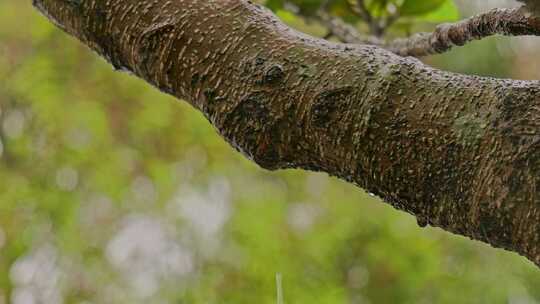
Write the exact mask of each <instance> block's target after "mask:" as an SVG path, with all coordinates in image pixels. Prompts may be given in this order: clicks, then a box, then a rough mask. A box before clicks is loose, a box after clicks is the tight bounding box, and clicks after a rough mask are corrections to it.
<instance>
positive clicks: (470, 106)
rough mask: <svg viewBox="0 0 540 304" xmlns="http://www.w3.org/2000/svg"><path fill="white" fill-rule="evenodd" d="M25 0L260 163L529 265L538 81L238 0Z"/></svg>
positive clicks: (536, 182) (538, 155)
mask: <svg viewBox="0 0 540 304" xmlns="http://www.w3.org/2000/svg"><path fill="white" fill-rule="evenodd" d="M34 4H35V5H36V7H37V8H38V9H39V10H40V11H41V12H43V13H44V14H45V15H46V16H47V17H49V18H50V19H51V20H53V21H54V22H55V23H56V24H58V25H59V26H60V27H62V28H63V29H64V30H65V31H67V32H68V33H71V34H72V35H74V36H76V37H78V38H79V39H80V40H81V41H82V42H83V43H85V44H86V45H88V46H90V47H91V48H92V49H94V50H95V51H97V52H98V53H99V54H101V55H102V56H103V57H104V58H106V59H107V60H108V61H109V62H111V64H113V65H114V66H115V67H116V68H117V69H121V70H126V71H131V72H132V73H134V74H135V75H137V76H139V77H141V78H143V79H145V80H146V81H148V82H149V83H151V84H152V85H154V86H156V87H157V88H159V89H161V90H162V91H164V92H167V93H169V94H172V95H175V96H177V97H179V98H182V99H185V100H187V101H188V102H190V103H191V104H192V105H193V106H194V107H196V108H197V109H199V110H200V111H201V112H203V113H204V115H205V116H206V117H207V118H208V120H209V121H210V122H211V123H212V124H213V125H214V126H215V127H216V129H217V130H218V131H219V132H220V134H221V135H222V136H223V137H224V138H225V139H226V140H227V141H228V142H230V143H231V145H232V146H234V147H235V148H236V149H238V150H239V151H241V152H242V153H243V154H244V155H246V156H247V157H249V158H250V159H252V160H254V161H255V162H257V163H258V164H259V165H260V166H262V167H264V168H267V169H271V170H275V169H282V168H302V169H308V170H315V171H324V172H327V173H329V174H330V175H333V176H337V177H339V178H342V179H344V180H346V181H349V182H351V183H354V184H356V185H358V186H360V187H362V188H364V189H366V190H367V191H369V192H371V193H374V194H376V195H379V196H380V197H382V198H383V199H384V200H385V201H386V202H388V203H390V204H391V205H393V206H394V207H396V208H398V209H401V210H405V211H407V212H409V213H411V214H414V215H415V216H416V217H417V219H418V221H419V223H421V224H422V226H424V225H427V224H429V225H433V226H438V227H442V228H444V229H446V230H448V231H451V232H454V233H458V234H461V235H465V236H468V237H470V238H473V239H477V240H482V241H485V242H487V243H489V244H491V245H493V246H496V247H502V248H506V249H509V250H513V251H515V252H518V253H520V254H522V255H524V256H526V257H528V258H529V259H530V260H531V261H533V262H534V263H536V264H537V265H540V84H539V83H538V82H537V81H512V80H498V79H492V78H481V77H471V76H465V75H458V74H453V73H447V72H443V71H439V70H436V69H432V68H430V67H428V66H425V65H423V64H422V63H421V62H419V61H418V60H416V59H413V58H408V57H400V56H396V55H394V54H392V53H390V52H388V51H385V50H382V49H381V48H378V47H374V46H366V45H361V46H351V45H344V44H334V43H331V42H328V41H325V40H322V39H316V38H312V37H309V36H307V35H305V34H302V33H298V32H296V31H294V30H292V29H290V28H288V27H286V26H285V25H283V24H282V23H281V22H280V21H279V20H278V19H277V18H275V17H274V16H273V15H272V14H271V13H270V12H269V11H268V10H266V9H264V8H262V7H260V6H258V5H255V4H253V3H252V2H251V1H247V0H207V1H201V0H172V1H154V0H108V1H102V0H86V1H65V0H34ZM473 24H474V22H473ZM488 24H493V23H488ZM496 24H498V23H496ZM519 24H520V25H523V23H519ZM534 24H537V22H535V23H534ZM493 25H495V24H493ZM525 25H529V23H525ZM496 28H500V25H498V26H496ZM502 28H504V27H502ZM510 29H512V31H514V30H515V31H517V32H519V33H528V31H529V30H528V29H527V30H526V29H524V28H523V27H522V26H519V27H514V26H512V27H510ZM493 31H494V30H491V29H489V30H488V32H493ZM496 31H500V30H496ZM505 32H506V31H505ZM481 33H484V31H482V32H481ZM476 36H477V35H476V34H475V35H472V37H476ZM452 41H454V40H452Z"/></svg>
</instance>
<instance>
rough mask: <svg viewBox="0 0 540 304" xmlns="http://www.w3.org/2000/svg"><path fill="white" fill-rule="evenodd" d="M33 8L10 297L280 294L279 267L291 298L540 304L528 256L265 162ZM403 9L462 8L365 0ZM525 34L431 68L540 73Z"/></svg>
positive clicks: (6, 146)
mask: <svg viewBox="0 0 540 304" xmlns="http://www.w3.org/2000/svg"><path fill="white" fill-rule="evenodd" d="M29 2H30V1H20V0H3V1H1V2H0V304H7V303H14V304H33V303H46V304H56V303H80V304H82V303H85V304H88V303H160V304H161V303H250V304H251V303H278V299H277V298H276V283H275V278H276V274H278V273H279V274H281V275H282V277H283V283H282V288H283V294H284V302H285V303H539V302H540V271H539V270H538V269H537V268H535V267H534V266H533V265H532V264H531V263H529V262H528V261H526V260H525V259H524V258H521V257H519V256H517V255H516V254H513V253H509V252H505V251H502V250H495V249H492V248H490V247H489V246H487V245H484V244H481V243H478V242H474V241H470V240H466V239H464V238H462V237H458V236H453V235H451V234H448V233H445V232H443V231H441V230H439V229H435V228H429V227H428V228H424V229H421V228H419V227H418V226H417V224H416V222H415V220H414V218H413V217H411V216H410V215H407V214H404V213H401V212H398V211H395V210H394V209H392V208H391V207H389V206H387V205H385V204H383V203H381V202H380V201H379V200H378V199H377V198H374V197H370V196H369V195H368V194H366V193H364V192H363V191H362V190H361V189H358V188H355V187H353V186H351V185H348V184H346V183H344V182H341V181H339V180H336V179H334V178H329V177H328V176H326V175H325V174H320V173H310V172H300V171H294V170H290V171H280V172H267V171H264V170H262V169H260V168H258V167H257V166H256V165H254V164H252V163H251V162H249V161H247V160H246V159H245V158H243V157H242V156H241V155H239V154H238V153H237V152H235V151H234V150H233V149H231V148H230V147H229V146H228V145H227V144H225V143H224V141H223V140H222V139H221V138H220V137H219V136H218V135H217V134H216V132H215V131H214V129H213V128H212V127H211V126H210V124H209V123H208V122H207V121H206V120H205V119H204V118H203V117H202V115H200V114H199V113H198V112H197V111H195V110H194V109H193V108H191V107H190V106H188V105H187V104H186V103H184V102H179V101H177V100H175V99H173V98H171V97H169V96H166V95H164V94H161V93H159V92H157V91H156V90H155V89H153V88H151V87H150V86H148V85H146V84H145V83H143V82H142V81H140V80H137V79H135V78H133V77H131V76H128V75H126V74H120V73H115V72H113V71H112V69H111V68H110V67H109V66H108V65H107V64H106V63H105V62H104V61H103V60H101V59H99V58H97V57H96V56H95V55H94V54H93V53H91V52H90V51H88V50H87V49H86V48H85V47H84V46H82V45H81V44H80V43H78V42H77V41H75V40H74V39H73V38H70V37H68V36H67V35H65V34H63V33H62V32H61V31H59V30H57V29H55V28H54V27H53V26H52V25H51V24H50V23H49V22H48V21H46V19H45V18H43V17H41V16H40V15H38V14H37V13H36V12H35V11H34V10H33V9H32V8H31V6H30V3H29ZM292 2H294V3H295V4H296V6H297V8H298V9H299V11H297V12H294V10H293V12H291V9H290V6H289V7H287V6H284V2H283V1H279V0H278V1H274V0H269V1H268V3H267V5H268V6H269V7H271V8H272V9H273V10H274V11H275V12H276V13H277V14H278V15H279V16H280V17H282V18H283V19H284V21H286V22H287V23H289V24H290V25H292V26H294V27H296V28H298V29H300V30H302V31H305V32H308V33H311V34H315V35H324V34H325V31H324V29H323V28H322V27H321V26H320V25H317V24H314V23H311V22H306V21H305V20H304V19H303V18H302V17H301V16H300V14H301V15H309V14H311V13H313V12H314V11H315V10H316V9H318V7H319V6H320V4H321V3H320V2H319V1H315V0H304V1H301V0H295V1H292ZM383 2H384V3H383ZM332 3H333V4H332V5H331V11H332V13H333V14H335V15H336V16H341V17H343V18H344V19H345V20H347V21H348V22H350V23H351V24H353V25H355V26H357V27H358V28H359V30H363V29H364V26H363V25H362V23H361V21H360V20H359V19H358V18H357V17H355V16H354V14H353V13H351V10H350V8H349V6H348V4H347V2H346V1H333V2H332ZM389 5H393V6H394V8H399V10H400V14H401V15H402V16H403V17H402V18H401V19H400V20H399V22H398V23H396V25H395V26H394V27H393V28H392V29H391V32H390V33H389V35H390V36H399V35H404V34H406V31H409V30H414V31H416V30H430V29H433V25H434V24H433V22H442V21H452V20H456V19H457V18H458V17H459V14H458V7H457V6H456V5H455V4H454V3H453V2H451V1H442V0H435V1H418V0H405V1H378V2H372V3H370V4H369V7H370V9H371V10H372V12H373V13H374V14H379V15H384V14H386V13H388V7H389ZM470 9H471V7H470V5H469V6H461V7H459V10H461V13H462V15H467V14H470V13H471V11H470ZM405 29H406V30H405ZM519 41H522V40H514V39H512V40H510V39H499V38H494V39H487V40H486V41H482V42H479V43H474V44H471V45H469V46H467V47H465V48H462V49H459V50H455V51H453V52H451V53H450V54H447V55H444V56H437V57H434V58H430V59H429V60H428V63H429V64H433V65H436V66H438V67H441V68H444V69H448V70H452V71H457V72H462V73H474V74H480V75H490V76H496V77H515V78H539V77H540V75H539V74H538V72H537V71H538V70H539V69H538V68H537V67H538V61H537V60H536V59H535V56H534V55H535V54H536V53H537V52H538V50H539V49H538V48H537V47H535V46H534V45H533V44H531V43H529V44H524V45H525V46H524V47H521V48H520V45H521V44H519ZM528 41H529V42H530V41H533V40H528ZM531 45H532V46H531ZM518 54H519V56H518ZM535 60H536V61H535Z"/></svg>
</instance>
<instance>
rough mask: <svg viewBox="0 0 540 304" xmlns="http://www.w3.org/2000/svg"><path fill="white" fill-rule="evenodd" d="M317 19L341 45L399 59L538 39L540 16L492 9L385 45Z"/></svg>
mask: <svg viewBox="0 0 540 304" xmlns="http://www.w3.org/2000/svg"><path fill="white" fill-rule="evenodd" d="M318 18H319V19H320V21H321V22H322V23H324V24H325V26H326V27H327V28H329V30H330V31H331V32H332V34H333V35H335V36H336V37H338V38H339V39H340V40H341V41H343V42H344V43H350V44H371V45H377V46H380V47H382V48H385V49H387V50H389V51H391V52H394V53H396V54H398V55H400V56H413V57H423V56H428V55H434V54H442V53H445V52H447V51H449V50H451V49H452V48H453V47H455V46H463V45H465V44H466V43H468V42H471V41H473V40H480V39H483V38H486V37H489V36H493V35H505V36H524V35H535V36H540V17H536V16H535V15H533V14H531V13H530V12H529V11H528V10H527V9H525V8H523V7H522V8H516V9H500V8H499V9H493V10H491V11H489V12H487V13H484V14H480V15H477V16H473V17H471V18H468V19H465V20H462V21H459V22H457V23H449V24H442V25H439V26H438V27H437V28H436V30H435V31H434V32H432V33H418V34H415V35H413V36H411V37H409V38H401V39H396V40H393V41H388V42H386V41H384V40H381V39H378V38H376V37H365V36H362V35H361V34H360V33H358V31H357V30H356V29H355V28H354V27H353V26H351V25H349V24H346V23H345V22H343V21H342V20H340V19H339V18H334V17H332V16H330V15H328V14H325V13H320V14H319V15H318Z"/></svg>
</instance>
